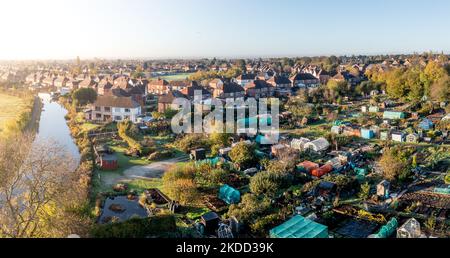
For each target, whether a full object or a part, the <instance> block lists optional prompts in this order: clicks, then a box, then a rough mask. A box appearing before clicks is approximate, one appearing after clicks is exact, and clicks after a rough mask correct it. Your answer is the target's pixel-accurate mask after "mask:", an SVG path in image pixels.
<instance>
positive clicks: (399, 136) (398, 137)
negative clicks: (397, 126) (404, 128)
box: [391, 132, 405, 142]
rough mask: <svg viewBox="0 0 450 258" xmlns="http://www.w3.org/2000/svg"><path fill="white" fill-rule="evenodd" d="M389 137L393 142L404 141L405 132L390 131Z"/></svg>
mask: <svg viewBox="0 0 450 258" xmlns="http://www.w3.org/2000/svg"><path fill="white" fill-rule="evenodd" d="M391 139H392V141H394V142H404V141H405V134H404V133H403V132H392V133H391Z"/></svg>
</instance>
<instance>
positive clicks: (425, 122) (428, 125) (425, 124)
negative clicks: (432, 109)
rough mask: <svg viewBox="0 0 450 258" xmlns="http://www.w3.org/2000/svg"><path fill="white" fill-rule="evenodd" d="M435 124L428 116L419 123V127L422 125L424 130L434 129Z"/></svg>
mask: <svg viewBox="0 0 450 258" xmlns="http://www.w3.org/2000/svg"><path fill="white" fill-rule="evenodd" d="M433 126H434V124H433V122H432V121H431V120H430V119H428V118H425V119H423V120H422V121H421V122H420V123H419V127H420V128H421V129H422V130H425V131H428V130H432V129H433Z"/></svg>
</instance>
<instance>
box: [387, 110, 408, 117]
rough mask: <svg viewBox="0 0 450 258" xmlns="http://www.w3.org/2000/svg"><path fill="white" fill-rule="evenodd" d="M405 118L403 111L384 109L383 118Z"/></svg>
mask: <svg viewBox="0 0 450 258" xmlns="http://www.w3.org/2000/svg"><path fill="white" fill-rule="evenodd" d="M404 118H406V114H405V113H403V112H397V111H384V113H383V119H404Z"/></svg>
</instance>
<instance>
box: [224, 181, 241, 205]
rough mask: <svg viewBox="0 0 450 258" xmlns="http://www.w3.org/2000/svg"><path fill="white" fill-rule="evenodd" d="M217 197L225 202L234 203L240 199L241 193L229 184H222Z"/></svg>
mask: <svg viewBox="0 0 450 258" xmlns="http://www.w3.org/2000/svg"><path fill="white" fill-rule="evenodd" d="M219 199H221V200H222V201H224V202H226V203H227V204H236V203H239V202H240V201H241V193H240V192H239V191H238V190H236V189H235V188H233V187H231V186H229V185H223V186H221V187H220V190H219Z"/></svg>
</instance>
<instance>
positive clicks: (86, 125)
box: [80, 122, 101, 132]
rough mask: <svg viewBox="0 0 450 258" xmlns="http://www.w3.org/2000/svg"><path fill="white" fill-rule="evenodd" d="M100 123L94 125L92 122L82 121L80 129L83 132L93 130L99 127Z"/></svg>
mask: <svg viewBox="0 0 450 258" xmlns="http://www.w3.org/2000/svg"><path fill="white" fill-rule="evenodd" d="M100 126H101V125H96V124H92V123H88V122H87V123H84V124H82V125H81V127H80V128H81V131H83V132H88V131H91V130H94V129H97V128H99V127H100Z"/></svg>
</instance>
